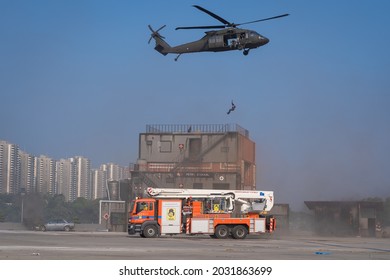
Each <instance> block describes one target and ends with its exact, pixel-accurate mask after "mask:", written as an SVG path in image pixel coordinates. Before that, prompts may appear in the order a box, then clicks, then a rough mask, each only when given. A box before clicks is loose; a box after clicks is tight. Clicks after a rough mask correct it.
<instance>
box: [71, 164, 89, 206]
mask: <svg viewBox="0 0 390 280" xmlns="http://www.w3.org/2000/svg"><path fill="white" fill-rule="evenodd" d="M72 160H73V162H74V164H75V178H76V179H75V181H76V182H75V189H74V190H73V191H72V192H71V197H70V201H74V200H75V199H76V198H78V197H83V198H85V199H92V188H91V176H90V175H91V162H90V160H89V159H88V158H85V157H81V156H76V157H74V158H72Z"/></svg>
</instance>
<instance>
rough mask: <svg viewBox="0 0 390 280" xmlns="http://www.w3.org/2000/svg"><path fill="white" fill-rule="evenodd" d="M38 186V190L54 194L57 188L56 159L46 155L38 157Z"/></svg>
mask: <svg viewBox="0 0 390 280" xmlns="http://www.w3.org/2000/svg"><path fill="white" fill-rule="evenodd" d="M35 168H36V171H37V172H36V186H37V192H40V193H42V194H51V195H54V194H56V193H57V190H56V181H55V179H56V176H55V174H56V161H55V160H54V159H52V158H49V157H47V156H45V155H41V156H39V157H37V159H36V166H35Z"/></svg>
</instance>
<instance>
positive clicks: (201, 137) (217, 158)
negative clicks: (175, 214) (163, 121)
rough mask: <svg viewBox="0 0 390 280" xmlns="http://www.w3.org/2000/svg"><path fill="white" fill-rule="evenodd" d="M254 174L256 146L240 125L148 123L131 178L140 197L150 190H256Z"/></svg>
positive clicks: (135, 192)
mask: <svg viewBox="0 0 390 280" xmlns="http://www.w3.org/2000/svg"><path fill="white" fill-rule="evenodd" d="M255 174H256V163H255V143H254V142H253V141H252V140H250V139H249V132H248V130H246V129H244V128H242V127H240V126H239V125H236V124H189V125H147V126H146V132H144V133H140V134H139V155H138V160H137V164H136V165H135V167H134V171H133V172H132V174H131V178H132V187H133V191H134V194H133V196H136V195H142V194H143V193H144V191H145V189H146V188H147V187H156V188H190V189H192V188H193V189H232V190H233V189H239V190H253V189H255V188H256V176H255Z"/></svg>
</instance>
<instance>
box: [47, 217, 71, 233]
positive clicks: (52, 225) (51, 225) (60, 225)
mask: <svg viewBox="0 0 390 280" xmlns="http://www.w3.org/2000/svg"><path fill="white" fill-rule="evenodd" d="M41 230H42V231H47V230H64V231H70V230H74V223H72V222H68V221H66V220H64V219H53V220H50V221H48V222H47V223H46V224H44V225H42V226H41Z"/></svg>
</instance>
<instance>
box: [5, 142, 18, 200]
mask: <svg viewBox="0 0 390 280" xmlns="http://www.w3.org/2000/svg"><path fill="white" fill-rule="evenodd" d="M19 191H20V157H19V147H18V145H15V144H10V143H8V142H6V141H0V193H12V194H17V193H19Z"/></svg>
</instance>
